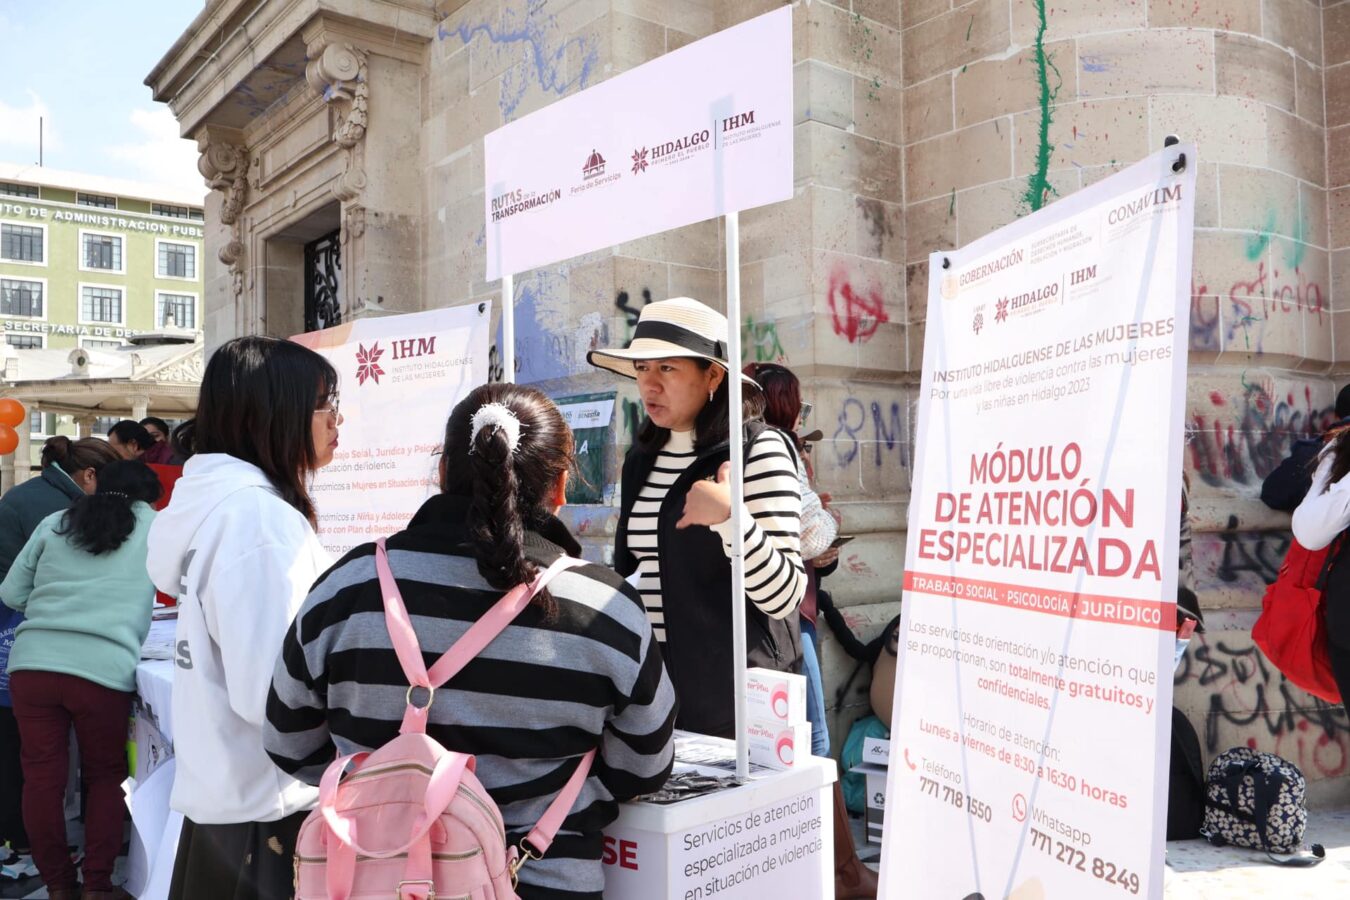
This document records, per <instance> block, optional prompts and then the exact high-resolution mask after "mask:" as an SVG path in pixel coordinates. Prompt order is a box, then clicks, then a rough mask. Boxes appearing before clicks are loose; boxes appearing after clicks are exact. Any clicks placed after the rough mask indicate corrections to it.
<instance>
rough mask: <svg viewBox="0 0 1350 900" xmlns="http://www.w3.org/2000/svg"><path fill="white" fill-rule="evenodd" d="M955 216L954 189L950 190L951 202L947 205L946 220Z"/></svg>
mask: <svg viewBox="0 0 1350 900" xmlns="http://www.w3.org/2000/svg"><path fill="white" fill-rule="evenodd" d="M954 215H956V188H952V202H951V203H949V204H947V218H949V219H950V218H951V217H952V216H954Z"/></svg>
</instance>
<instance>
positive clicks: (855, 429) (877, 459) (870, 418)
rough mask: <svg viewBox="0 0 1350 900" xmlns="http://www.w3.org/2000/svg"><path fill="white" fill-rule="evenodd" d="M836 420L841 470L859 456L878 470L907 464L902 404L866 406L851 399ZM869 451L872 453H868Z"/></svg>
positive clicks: (835, 448)
mask: <svg viewBox="0 0 1350 900" xmlns="http://www.w3.org/2000/svg"><path fill="white" fill-rule="evenodd" d="M836 421H837V422H838V427H837V428H836V429H835V432H834V436H833V443H834V453H835V458H836V460H837V461H838V463H839V465H840V466H841V467H842V466H848V465H851V464H852V463H853V461H854V460H856V459H858V458H859V456H860V455H861V457H862V458H863V459H864V460H866V461H868V462H871V463H872V464H873V465H876V466H878V467H880V466H882V465H883V464H886V463H898V464H899V465H901V466H906V465H908V463H909V461H908V460H907V459H906V458H905V444H904V429H903V427H902V426H903V424H904V419H903V417H902V414H901V407H900V401H898V400H892V401H891V402H890V403H889V404H885V405H883V404H882V403H881V402H880V401H877V400H873V401H872V402H871V403H870V404H867V405H864V404H863V402H862V401H861V400H859V399H858V398H856V397H849V398H847V399H845V400H844V404H843V406H842V407H841V408H840V410H839V416H838V418H837V420H836ZM869 448H870V450H871V452H870V453H868V452H866V451H867V450H868V449H869Z"/></svg>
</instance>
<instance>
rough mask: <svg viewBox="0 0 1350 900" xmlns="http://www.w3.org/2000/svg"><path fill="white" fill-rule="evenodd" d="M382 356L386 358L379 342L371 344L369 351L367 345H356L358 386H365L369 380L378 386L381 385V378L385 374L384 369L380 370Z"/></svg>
mask: <svg viewBox="0 0 1350 900" xmlns="http://www.w3.org/2000/svg"><path fill="white" fill-rule="evenodd" d="M381 356H384V351H383V350H381V349H380V343H379V341H376V342H375V343H373V344H371V345H370V349H369V350H367V349H366V345H365V344H357V345H356V383H357V384H365V383H366V379H367V378H369V379H370V380H371V381H373V382H375V383H376V384H379V383H380V376H381V375H383V374H384V369H381V368H380V362H379V360H380V357H381Z"/></svg>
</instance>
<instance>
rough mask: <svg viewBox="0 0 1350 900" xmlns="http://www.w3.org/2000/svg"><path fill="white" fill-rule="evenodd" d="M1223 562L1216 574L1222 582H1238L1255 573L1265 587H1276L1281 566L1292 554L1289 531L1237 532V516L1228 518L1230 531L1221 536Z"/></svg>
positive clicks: (1220, 534) (1225, 531)
mask: <svg viewBox="0 0 1350 900" xmlns="http://www.w3.org/2000/svg"><path fill="white" fill-rule="evenodd" d="M1219 538H1220V540H1222V541H1223V558H1222V559H1221V560H1220V561H1219V567H1218V569H1217V570H1216V574H1217V575H1218V576H1219V578H1220V580H1222V581H1227V582H1234V581H1237V580H1238V579H1240V578H1241V577H1242V573H1243V572H1252V573H1254V574H1255V575H1256V576H1257V577H1258V578H1260V579H1261V580H1262V581H1263V582H1265V583H1266V584H1273V583H1274V582H1275V576H1277V575H1278V574H1279V573H1280V564H1281V563H1283V562H1284V554H1285V553H1286V552H1288V550H1289V532H1287V531H1249V532H1239V531H1238V518H1237V516H1229V517H1228V527H1227V528H1225V529H1224V530H1223V531H1221V532H1219Z"/></svg>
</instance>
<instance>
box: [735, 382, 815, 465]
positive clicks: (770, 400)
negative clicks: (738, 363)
mask: <svg viewBox="0 0 1350 900" xmlns="http://www.w3.org/2000/svg"><path fill="white" fill-rule="evenodd" d="M743 371H744V372H745V374H746V375H748V376H750V377H751V378H753V379H754V380H755V383H756V384H758V385H759V387H760V392H761V394H762V398H763V399H762V401H761V402H762V404H763V406H764V421H765V422H767V423H768V424H770V425H772V426H773V427H774V428H777V429H778V430H779V431H781V432H783V433H784V434H786V435H787V436H788V437H790V438H791V439H792V442H793V443H795V444H796V445H797V450H798V452H801V449H802V442H801V439H800V438H799V437H798V436H797V420H798V419H800V418H801V415H802V386H801V382H800V381H798V380H797V376H796V375H794V374H793V372H792V370H791V369H789V368H788V367H787V366H782V365H779V364H778V363H750V365H748V366H746V367H745V369H744V370H743ZM751 391H752V392H753V388H752V389H751Z"/></svg>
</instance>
